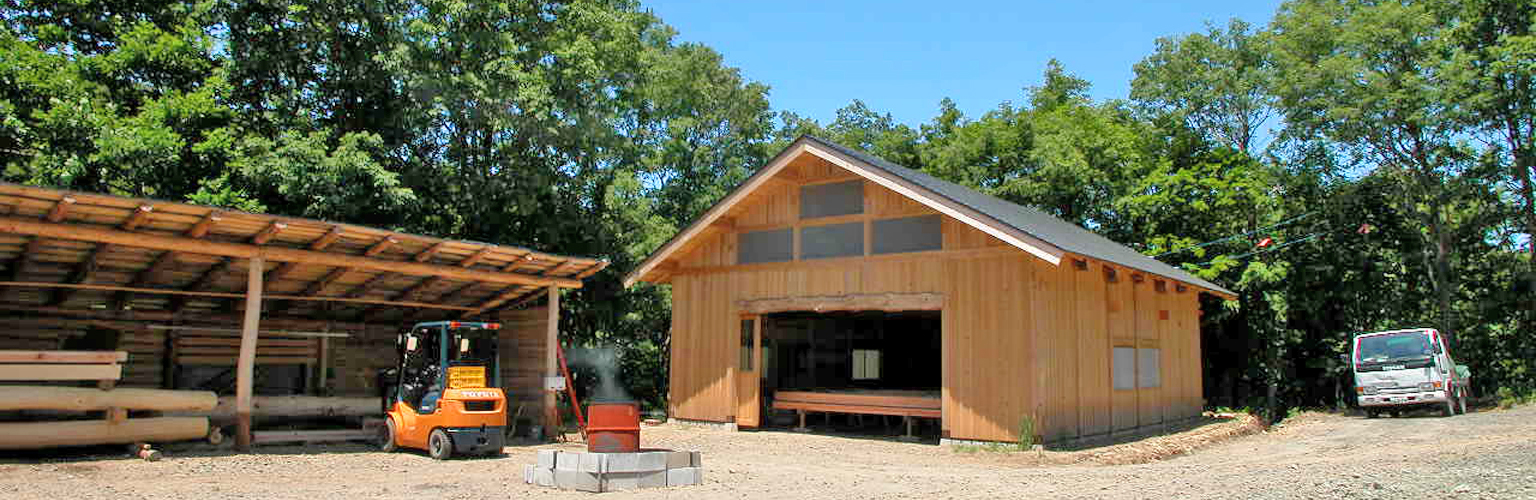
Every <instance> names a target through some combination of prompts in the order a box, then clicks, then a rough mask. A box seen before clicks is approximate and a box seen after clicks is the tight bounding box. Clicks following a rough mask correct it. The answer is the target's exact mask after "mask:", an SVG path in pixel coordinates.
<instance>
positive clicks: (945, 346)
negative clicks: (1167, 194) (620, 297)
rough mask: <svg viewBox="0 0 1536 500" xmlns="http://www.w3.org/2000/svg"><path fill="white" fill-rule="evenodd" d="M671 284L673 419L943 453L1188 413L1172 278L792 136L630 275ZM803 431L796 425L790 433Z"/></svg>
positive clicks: (631, 279) (1044, 218)
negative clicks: (882, 426)
mask: <svg viewBox="0 0 1536 500" xmlns="http://www.w3.org/2000/svg"><path fill="white" fill-rule="evenodd" d="M637 281H648V282H653V283H668V284H671V286H672V298H673V299H672V351H671V375H670V377H671V386H670V387H671V389H670V390H671V394H670V398H669V402H670V403H669V404H670V405H671V408H670V410H671V415H672V416H673V417H674V418H678V419H683V420H698V421H709V422H718V423H726V424H734V425H736V426H739V427H753V426H759V425H762V424H764V423H765V419H764V418H763V416H764V414H765V412H767V411H772V410H774V409H778V410H798V411H800V412H801V414H802V419H801V421H802V422H803V412H805V411H818V412H841V413H858V414H877V415H897V416H904V417H908V418H909V420H910V419H911V418H920V417H938V418H939V419H940V433H941V436H942V437H943V438H945V439H954V440H977V441H1013V440H1016V439H1018V438H1019V437H1020V436H1019V435H1018V433H1019V429H1020V428H1021V423H1032V424H1033V427H1034V429H1035V432H1036V433H1037V435H1038V436H1040V437H1043V438H1044V439H1046V440H1052V441H1054V440H1062V439H1070V438H1078V437H1090V436H1096V435H1105V434H1110V433H1114V432H1119V431H1127V430H1132V429H1136V428H1140V427H1144V426H1149V425H1156V424H1162V423H1166V422H1172V421H1177V420H1182V419H1187V418H1192V417H1197V416H1198V415H1199V414H1200V411H1201V407H1202V392H1201V385H1202V382H1201V370H1200V367H1201V364H1200V335H1199V316H1200V304H1199V300H1198V296H1199V294H1201V293H1209V294H1213V295H1216V296H1219V297H1223V298H1227V299H1233V298H1235V297H1234V296H1233V294H1232V293H1231V292H1230V291H1227V290H1225V289H1223V288H1221V287H1220V286H1217V285H1215V284H1213V283H1210V282H1207V281H1205V280H1202V279H1200V278H1198V277H1196V276H1193V275H1191V274H1189V273H1187V272H1184V271H1183V270H1180V269H1177V268H1174V267H1172V266H1169V265H1166V264H1163V263H1161V262H1158V261H1156V260H1154V259H1152V258H1149V257H1146V256H1144V255H1142V254H1140V253H1138V252H1136V251H1135V250H1133V249H1130V248H1128V247H1125V246H1123V245H1120V244H1118V243H1115V242H1113V241H1110V240H1109V239H1106V238H1104V237H1102V236H1099V235H1097V234H1095V233H1093V232H1091V231H1088V230H1086V229H1083V228H1081V227H1078V226H1076V225H1073V224H1070V223H1067V222H1064V221H1062V220H1060V219H1057V218H1055V217H1052V216H1050V215H1048V214H1045V213H1043V212H1040V211H1038V210H1035V209H1032V208H1028V207H1023V206H1019V205H1015V204H1013V203H1009V202H1007V201H1004V200H1001V199H998V198H994V197H991V196H987V195H985V194H982V193H979V192H977V191H974V190H971V189H968V188H965V187H963V186H959V185H956V184H953V183H949V182H946V181H943V180H940V179H937V178H934V177H932V176H929V175H926V174H923V173H921V172H917V171H913V170H910V169H907V168H904V167H901V166H899V165H895V164H892V163H890V162H887V161H885V160H882V159H880V158H876V157H873V156H870V155H867V154H864V153H861V152H858V151H855V150H852V149H850V148H846V147H843V146H840V145H837V144H835V143H832V142H829V141H826V140H822V139H818V138H815V137H810V136H805V137H801V138H800V139H798V140H796V141H795V142H794V143H792V144H791V145H790V146H789V147H788V148H787V149H786V150H785V151H783V152H782V153H780V154H779V155H778V156H776V157H775V158H774V159H773V160H772V161H771V162H770V163H769V164H768V165H766V166H764V168H762V169H761V170H760V171H759V172H758V173H757V174H755V175H753V176H752V177H750V178H749V179H748V180H747V181H746V182H745V183H743V184H742V185H741V186H740V187H738V188H737V189H736V190H735V191H733V192H731V193H730V194H729V195H727V196H726V197H725V198H724V199H722V200H721V201H720V202H719V203H717V204H716V205H715V206H714V207H712V208H711V209H710V210H708V211H707V212H705V214H704V215H703V216H701V217H700V218H699V219H698V220H697V221H695V222H694V223H693V224H692V225H690V226H689V227H688V228H686V229H685V230H683V231H682V232H681V233H679V234H678V235H677V236H676V237H674V238H673V239H672V240H671V241H669V242H668V243H666V244H665V245H663V246H662V247H661V248H660V249H659V250H657V251H656V252H655V253H654V254H653V255H651V256H650V257H649V258H648V259H647V260H646V261H645V262H643V263H642V265H641V266H640V267H639V268H638V269H636V270H635V271H634V272H632V273H631V274H630V275H629V276H628V277H627V278H626V284H633V283H635V282H637ZM802 425H803V423H802Z"/></svg>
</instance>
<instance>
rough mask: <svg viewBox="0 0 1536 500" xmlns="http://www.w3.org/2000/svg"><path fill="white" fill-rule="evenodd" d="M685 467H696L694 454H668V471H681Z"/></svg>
mask: <svg viewBox="0 0 1536 500" xmlns="http://www.w3.org/2000/svg"><path fill="white" fill-rule="evenodd" d="M683 467H694V465H693V453H692V452H687V451H669V452H667V468H668V469H681V468H683Z"/></svg>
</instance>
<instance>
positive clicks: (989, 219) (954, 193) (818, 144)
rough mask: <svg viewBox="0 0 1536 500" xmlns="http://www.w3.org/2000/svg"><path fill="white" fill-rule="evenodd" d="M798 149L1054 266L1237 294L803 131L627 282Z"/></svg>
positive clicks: (1039, 215) (1028, 211)
mask: <svg viewBox="0 0 1536 500" xmlns="http://www.w3.org/2000/svg"><path fill="white" fill-rule="evenodd" d="M798 154H816V155H819V156H824V158H825V159H827V160H828V161H831V162H833V163H835V164H839V165H840V166H842V167H844V168H847V169H849V170H850V171H853V172H854V173H856V174H859V175H861V176H863V177H865V178H868V179H869V180H871V181H873V182H876V183H878V184H881V185H883V186H885V187H887V188H891V189H893V190H895V191H897V192H899V193H902V194H903V195H906V196H908V197H909V198H913V199H915V200H917V201H919V202H923V203H924V204H928V205H929V206H931V207H933V208H935V209H938V210H940V211H941V212H944V213H945V214H946V215H949V216H951V217H956V218H958V219H960V220H962V221H963V222H966V223H968V224H971V225H972V226H974V227H976V228H977V229H980V230H982V231H985V232H987V233H988V234H991V235H992V236H994V237H997V238H999V239H1001V240H1003V241H1006V242H1008V243H1009V244H1012V245H1013V246H1015V247H1018V248H1020V249H1021V250H1024V251H1026V252H1029V253H1031V254H1033V255H1035V256H1037V257H1040V258H1042V259H1044V260H1047V261H1049V262H1052V263H1053V264H1054V263H1059V260H1060V258H1061V256H1062V255H1063V254H1064V253H1073V254H1077V255H1080V256H1083V257H1088V258H1092V259H1098V260H1102V261H1105V262H1111V263H1114V264H1118V265H1121V266H1125V267H1128V268H1131V269H1136V270H1139V271H1143V272H1146V273H1150V274H1154V275H1158V276H1162V277H1164V278H1168V279H1172V280H1175V281H1180V282H1184V283H1187V284H1190V285H1194V286H1196V287H1199V288H1203V289H1205V290H1208V291H1210V292H1211V293H1214V294H1217V295H1221V296H1226V297H1233V296H1235V294H1233V293H1232V291H1230V290H1227V289H1226V288H1223V287H1221V286H1220V285H1217V284H1215V283H1211V282H1210V281H1207V280H1204V279H1201V278H1200V277H1198V276H1195V275H1194V274H1191V273H1189V272H1188V271H1185V270H1183V269H1179V268H1176V267H1173V266H1170V265H1168V264H1166V263H1163V262H1160V261H1158V260H1156V259H1153V258H1151V257H1148V256H1146V255H1144V254H1142V253H1140V252H1137V251H1136V250H1134V249H1132V248H1130V247H1127V246H1125V245H1122V244H1120V243H1116V242H1114V241H1113V240H1110V239H1109V238H1105V237H1103V236H1100V235H1099V234H1097V233H1094V232H1093V231H1089V230H1087V229H1084V228H1082V227H1080V226H1078V225H1076V224H1072V223H1070V222H1067V221H1064V220H1061V219H1059V218H1056V217H1054V216H1052V215H1050V214H1047V213H1045V212H1041V211H1040V210H1038V209H1035V208H1031V207H1026V206H1023V205H1019V204H1015V203H1012V202H1009V201H1007V200H1003V199H1001V198H997V197H995V196H991V195H987V194H985V193H982V192H979V191H976V190H974V189H971V188H968V187H965V186H961V185H959V184H955V183H952V182H949V181H945V180H942V179H939V178H937V177H934V176H931V175H928V174H925V173H923V172H919V171H917V170H913V169H910V168H906V167H903V166H901V165H897V164H895V163H891V162H889V161H886V160H885V159H883V158H880V157H877V156H874V155H871V154H868V153H865V152H863V151H859V150H856V149H853V148H849V147H847V146H843V145H841V144H838V143H835V142H832V141H829V140H826V139H822V138H819V137H815V136H811V135H803V136H801V137H800V138H799V139H796V140H795V142H793V143H791V144H790V146H789V147H787V148H785V150H784V151H783V152H781V153H780V154H779V156H778V157H775V159H774V160H773V161H772V162H770V163H769V166H768V167H765V168H763V169H762V170H759V171H758V173H757V174H755V175H753V176H752V177H751V178H749V179H747V181H746V182H744V183H743V184H742V185H741V186H740V187H738V188H737V189H736V190H735V191H733V192H732V193H731V194H729V195H727V196H726V197H725V198H723V199H721V201H720V202H719V203H717V204H716V205H715V206H714V207H711V208H710V210H708V211H706V212H705V215H704V216H703V217H700V218H699V219H698V220H696V221H695V222H694V224H693V225H691V226H689V228H687V229H685V230H684V231H682V232H680V233H678V235H677V236H675V237H674V238H673V239H672V241H668V242H667V244H665V245H663V246H662V247H661V248H660V249H658V250H657V251H656V252H655V253H654V254H652V255H651V256H650V258H648V259H646V261H645V262H644V263H642V264H641V267H639V268H638V269H636V270H635V271H634V272H632V273H631V274H630V275H629V276H628V277H627V278H626V283H631V284H632V283H633V282H635V281H638V280H640V279H642V277H644V276H645V275H646V274H647V273H649V272H650V270H651V269H653V268H654V267H655V266H656V265H657V264H660V263H661V262H662V261H664V260H666V258H667V257H668V256H669V255H670V254H671V253H672V252H673V251H675V250H677V248H679V247H680V246H681V244H682V243H683V242H684V241H685V240H687V239H689V238H691V237H692V236H694V235H695V234H697V232H698V231H697V229H698V228H702V227H704V226H707V225H708V224H709V223H711V222H713V221H714V219H715V218H718V217H719V216H720V215H721V214H723V213H724V212H725V211H726V210H727V209H729V207H730V205H734V204H735V203H736V202H739V201H740V200H741V199H742V198H744V195H745V194H746V192H748V191H751V190H752V189H755V188H756V187H757V186H758V185H759V184H761V181H762V180H764V179H766V178H767V177H771V176H772V175H773V174H775V173H777V170H778V168H782V166H783V165H785V164H787V160H788V158H786V156H794V155H798ZM776 167H777V168H776Z"/></svg>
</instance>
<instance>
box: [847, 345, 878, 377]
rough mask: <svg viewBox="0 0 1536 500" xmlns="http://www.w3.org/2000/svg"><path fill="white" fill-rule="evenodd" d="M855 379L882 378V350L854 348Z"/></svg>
mask: <svg viewBox="0 0 1536 500" xmlns="http://www.w3.org/2000/svg"><path fill="white" fill-rule="evenodd" d="M853 379H854V380H880V351H878V350H875V349H854V350H853Z"/></svg>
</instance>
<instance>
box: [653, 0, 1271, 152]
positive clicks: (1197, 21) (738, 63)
mask: <svg viewBox="0 0 1536 500" xmlns="http://www.w3.org/2000/svg"><path fill="white" fill-rule="evenodd" d="M642 2H643V4H644V8H646V9H650V10H652V11H654V12H655V13H656V14H657V15H659V16H660V17H661V19H662V20H663V21H664V22H666V23H667V24H670V25H672V26H673V27H674V28H676V29H677V30H678V38H679V39H680V40H682V41H688V42H701V43H704V44H706V45H709V46H711V47H714V48H715V50H717V51H719V52H720V53H721V54H723V55H724V56H725V61H726V64H729V65H731V66H735V67H738V68H741V70H742V73H743V75H744V76H746V77H747V78H750V79H753V80H757V81H760V82H763V83H766V84H768V85H769V86H771V87H772V91H771V92H772V93H771V94H770V96H769V97H770V101H771V102H772V103H773V106H774V108H776V109H779V110H785V111H793V112H795V113H798V114H801V115H805V116H809V117H812V118H815V119H817V120H818V121H821V122H822V123H826V122H828V121H830V120H831V119H832V117H833V116H834V114H835V112H836V110H837V109H838V108H840V107H843V106H845V105H847V104H848V103H850V102H852V101H853V100H854V99H862V100H863V101H864V102H865V103H866V104H868V105H869V106H870V108H872V109H874V110H876V111H879V112H889V113H891V114H892V115H893V116H895V118H896V120H897V121H900V122H902V123H906V124H909V125H913V126H916V125H917V124H919V123H922V122H925V121H927V120H929V119H931V118H932V117H933V116H934V115H935V114H937V110H938V103H939V100H940V99H942V98H944V97H950V98H952V99H954V100H955V102H956V103H957V104H958V105H959V106H960V109H961V110H962V111H964V112H965V113H966V116H969V117H976V116H979V115H980V114H982V113H985V112H986V111H988V110H990V109H993V108H995V107H996V106H997V105H998V103H1001V102H1003V101H1005V100H1012V101H1014V102H1022V101H1023V96H1024V88H1025V87H1028V86H1032V85H1037V84H1039V82H1040V75H1041V73H1042V72H1043V71H1044V69H1045V63H1046V61H1048V60H1050V59H1051V58H1053V57H1054V58H1056V59H1059V60H1061V62H1062V64H1063V65H1064V66H1065V67H1066V69H1067V71H1069V72H1071V73H1074V74H1076V75H1078V76H1081V77H1083V78H1086V79H1088V81H1090V82H1092V83H1093V96H1094V97H1096V98H1124V97H1126V95H1127V94H1128V93H1129V88H1130V81H1131V78H1132V77H1133V76H1134V72H1133V71H1132V70H1131V66H1132V65H1134V64H1136V62H1137V61H1140V60H1141V59H1142V58H1144V57H1146V56H1147V55H1148V54H1151V53H1152V49H1153V47H1154V42H1155V41H1156V40H1157V38H1158V37H1163V36H1171V35H1181V34H1185V33H1190V32H1195V31H1201V30H1204V27H1205V23H1206V22H1207V21H1212V22H1216V23H1218V24H1225V23H1226V20H1228V19H1231V18H1234V17H1236V18H1239V19H1243V20H1245V21H1248V22H1250V23H1253V24H1257V25H1264V24H1268V23H1269V20H1270V19H1271V18H1272V17H1273V16H1274V12H1275V9H1276V8H1277V7H1278V6H1279V4H1280V0H1226V1H1221V0H1178V1H1114V2H1110V1H1097V2H1095V1H1085V0H1077V1H1071V0H1068V1H1052V2H1039V1H1013V2H1009V1H974V2H972V1H953V2H932V1H928V2H916V1H907V0H887V1H873V0H857V1H840V0H822V1H816V2H807V1H799V0H779V1H771V2H753V1H710V2H706V1H696V0H695V1H688V0H642Z"/></svg>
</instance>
